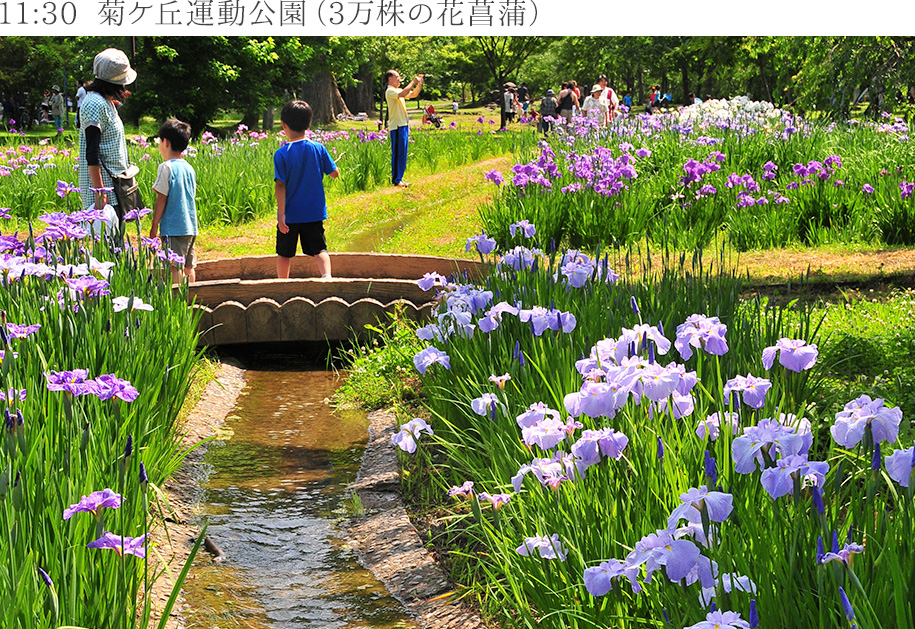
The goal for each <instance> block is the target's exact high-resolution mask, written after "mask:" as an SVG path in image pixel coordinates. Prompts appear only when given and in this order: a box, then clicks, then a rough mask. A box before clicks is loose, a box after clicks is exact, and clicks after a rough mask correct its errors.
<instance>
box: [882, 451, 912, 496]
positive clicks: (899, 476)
mask: <svg viewBox="0 0 915 629" xmlns="http://www.w3.org/2000/svg"><path fill="white" fill-rule="evenodd" d="M885 461H886V473H887V474H889V476H890V478H892V479H893V480H894V481H896V482H897V483H899V484H900V485H902V486H903V487H908V486H909V483H910V482H911V481H912V469H913V468H915V446H913V447H911V448H907V449H905V450H895V451H893V453H892V454H890V455H889V456H887V457H886V459H885Z"/></svg>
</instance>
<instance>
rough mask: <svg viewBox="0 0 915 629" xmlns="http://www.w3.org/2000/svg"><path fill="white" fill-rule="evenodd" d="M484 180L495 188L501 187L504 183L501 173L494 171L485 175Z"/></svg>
mask: <svg viewBox="0 0 915 629" xmlns="http://www.w3.org/2000/svg"><path fill="white" fill-rule="evenodd" d="M485 178H486V179H487V180H488V181H491V182H493V183H494V184H496V185H497V186H501V185H502V184H503V183H505V178H504V177H503V176H502V173H501V172H499V171H498V170H495V169H493V170H490V171H489V172H488V173H486V175H485Z"/></svg>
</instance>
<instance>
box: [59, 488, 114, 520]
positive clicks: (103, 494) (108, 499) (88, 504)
mask: <svg viewBox="0 0 915 629" xmlns="http://www.w3.org/2000/svg"><path fill="white" fill-rule="evenodd" d="M120 506H121V496H120V495H119V494H116V493H114V491H112V490H111V489H103V490H102V491H94V492H92V493H91V494H89V495H88V496H83V497H82V498H81V499H80V501H79V502H77V503H76V504H72V505H70V506H69V507H68V508H67V509H64V520H69V519H70V518H72V517H73V516H74V515H75V514H77V513H91V514H92V515H98V512H99V509H102V508H107V509H117V508H118V507H120Z"/></svg>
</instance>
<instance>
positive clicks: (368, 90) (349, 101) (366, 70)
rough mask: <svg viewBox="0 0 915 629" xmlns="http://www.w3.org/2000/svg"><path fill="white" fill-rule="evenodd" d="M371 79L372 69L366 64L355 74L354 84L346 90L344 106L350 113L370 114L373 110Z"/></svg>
mask: <svg viewBox="0 0 915 629" xmlns="http://www.w3.org/2000/svg"><path fill="white" fill-rule="evenodd" d="M373 79H374V73H373V72H372V67H371V66H370V65H369V64H367V63H365V64H362V65H361V66H360V67H359V71H358V72H357V73H356V81H357V82H356V84H355V85H354V86H352V87H350V88H347V90H346V106H347V107H349V110H350V111H354V112H357V113H358V112H362V111H364V112H365V113H367V114H371V113H372V112H373V111H374V110H375V97H374V95H373V90H374V89H375V85H374V81H373Z"/></svg>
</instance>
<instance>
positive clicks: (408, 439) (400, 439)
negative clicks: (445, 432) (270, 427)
mask: <svg viewBox="0 0 915 629" xmlns="http://www.w3.org/2000/svg"><path fill="white" fill-rule="evenodd" d="M424 432H426V433H429V434H430V435H433V434H435V433H433V432H432V427H431V426H430V425H429V424H427V423H426V422H425V421H423V420H422V419H420V418H419V417H414V418H413V419H411V420H410V421H408V422H407V423H406V424H404V425H403V426H401V427H400V432H398V433H397V434H396V435H393V436H392V437H391V443H393V444H394V445H395V446H397V447H398V448H400V449H401V450H403V451H404V452H407V453H409V454H413V453H414V452H416V440H417V439H419V436H420V435H421V434H422V433H424Z"/></svg>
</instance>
